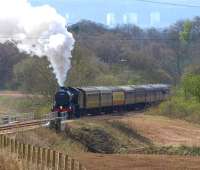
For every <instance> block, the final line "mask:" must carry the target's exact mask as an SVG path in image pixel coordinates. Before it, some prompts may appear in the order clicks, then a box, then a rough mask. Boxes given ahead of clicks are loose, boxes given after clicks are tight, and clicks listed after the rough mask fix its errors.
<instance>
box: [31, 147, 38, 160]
mask: <svg viewBox="0 0 200 170" xmlns="http://www.w3.org/2000/svg"><path fill="white" fill-rule="evenodd" d="M36 152H37V151H36V147H35V146H33V148H32V160H31V162H32V163H37V159H36V154H37V153H36Z"/></svg>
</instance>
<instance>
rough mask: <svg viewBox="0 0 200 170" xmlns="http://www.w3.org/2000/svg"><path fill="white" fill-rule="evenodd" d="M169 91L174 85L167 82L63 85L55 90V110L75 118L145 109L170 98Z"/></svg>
mask: <svg viewBox="0 0 200 170" xmlns="http://www.w3.org/2000/svg"><path fill="white" fill-rule="evenodd" d="M169 94H170V86H169V85H165V84H150V85H139V86H135V85H129V86H117V87H113V86H107V87H105V86H104V87H77V88H73V87H67V88H65V87H61V88H60V89H59V90H58V92H57V93H56V94H55V98H54V104H53V108H52V111H53V112H56V113H57V114H58V117H65V119H71V118H79V117H81V116H83V115H85V114H91V115H96V114H99V113H111V112H114V111H125V110H134V109H141V108H144V107H145V106H150V105H152V104H155V103H160V102H162V101H164V100H166V99H167V97H168V96H169Z"/></svg>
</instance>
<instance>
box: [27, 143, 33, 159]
mask: <svg viewBox="0 0 200 170" xmlns="http://www.w3.org/2000/svg"><path fill="white" fill-rule="evenodd" d="M31 151H32V146H31V145H30V144H29V145H28V151H27V161H28V162H30V161H31Z"/></svg>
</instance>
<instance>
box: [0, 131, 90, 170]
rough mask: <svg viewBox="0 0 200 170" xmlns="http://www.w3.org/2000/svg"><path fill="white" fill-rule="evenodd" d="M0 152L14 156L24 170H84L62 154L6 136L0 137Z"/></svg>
mask: <svg viewBox="0 0 200 170" xmlns="http://www.w3.org/2000/svg"><path fill="white" fill-rule="evenodd" d="M0 151H1V153H3V152H5V153H6V154H9V155H11V156H15V158H16V159H18V160H19V161H21V162H22V164H23V166H22V167H23V169H24V170H27V169H31V170H86V168H85V167H84V166H83V165H82V164H81V163H80V162H79V161H77V160H75V159H73V158H71V157H70V156H68V155H66V154H64V153H61V152H57V151H55V150H51V149H49V148H43V147H38V146H33V145H31V144H25V143H21V142H19V141H17V140H15V139H12V138H9V137H8V136H6V135H0Z"/></svg>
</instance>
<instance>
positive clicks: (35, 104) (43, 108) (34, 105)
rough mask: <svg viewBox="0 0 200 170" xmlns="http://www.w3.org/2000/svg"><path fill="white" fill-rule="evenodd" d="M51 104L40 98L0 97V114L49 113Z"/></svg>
mask: <svg viewBox="0 0 200 170" xmlns="http://www.w3.org/2000/svg"><path fill="white" fill-rule="evenodd" d="M50 108H51V104H50V103H49V102H47V100H45V99H43V98H41V97H19V98H17V97H11V96H0V114H1V113H6V114H16V113H36V114H37V115H40V114H44V113H48V112H50Z"/></svg>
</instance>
